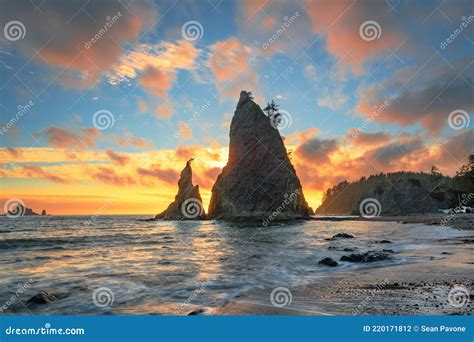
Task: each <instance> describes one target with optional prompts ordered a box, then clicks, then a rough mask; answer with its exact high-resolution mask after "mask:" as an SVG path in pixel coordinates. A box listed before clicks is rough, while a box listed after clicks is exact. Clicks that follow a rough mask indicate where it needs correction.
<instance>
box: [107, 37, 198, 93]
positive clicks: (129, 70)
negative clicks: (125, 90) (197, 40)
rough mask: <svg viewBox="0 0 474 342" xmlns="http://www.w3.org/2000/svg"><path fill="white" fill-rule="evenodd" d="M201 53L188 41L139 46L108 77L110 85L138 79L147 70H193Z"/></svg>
mask: <svg viewBox="0 0 474 342" xmlns="http://www.w3.org/2000/svg"><path fill="white" fill-rule="evenodd" d="M200 53H201V50H199V49H197V48H196V47H195V46H194V45H193V44H192V43H190V42H188V41H186V40H180V41H178V42H177V43H171V42H161V43H159V44H157V45H151V44H138V45H137V46H135V47H134V48H133V50H131V51H129V52H128V53H127V54H126V55H125V56H124V57H123V58H122V59H121V61H120V63H118V64H117V65H115V66H114V67H113V68H112V70H111V71H110V72H109V73H108V74H107V77H108V80H109V82H110V83H112V84H116V83H118V82H120V81H122V80H124V79H126V78H136V77H137V75H138V74H139V73H141V72H143V71H144V70H145V69H147V68H153V69H158V70H163V71H168V72H174V71H176V70H177V69H184V70H192V69H193V68H194V67H195V62H196V59H197V57H198V56H199V54H200Z"/></svg>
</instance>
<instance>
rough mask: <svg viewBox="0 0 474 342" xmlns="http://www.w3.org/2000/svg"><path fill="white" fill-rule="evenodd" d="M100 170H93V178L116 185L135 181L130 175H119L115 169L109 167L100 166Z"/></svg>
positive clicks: (130, 183)
mask: <svg viewBox="0 0 474 342" xmlns="http://www.w3.org/2000/svg"><path fill="white" fill-rule="evenodd" d="M97 169H98V171H93V172H92V178H93V179H95V180H98V181H100V182H102V183H105V184H109V185H116V186H126V185H133V184H135V181H134V179H133V178H132V177H130V176H128V175H119V174H117V173H116V172H115V170H114V169H112V168H109V167H103V166H99V167H98V168H97Z"/></svg>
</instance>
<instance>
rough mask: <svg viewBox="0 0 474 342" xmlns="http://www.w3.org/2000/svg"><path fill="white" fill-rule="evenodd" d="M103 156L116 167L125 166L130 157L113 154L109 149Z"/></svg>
mask: <svg viewBox="0 0 474 342" xmlns="http://www.w3.org/2000/svg"><path fill="white" fill-rule="evenodd" d="M105 154H106V155H107V156H108V157H109V158H110V160H111V161H112V162H113V163H116V164H118V165H122V166H123V165H125V164H127V163H128V162H129V161H130V157H128V156H127V155H125V154H118V153H115V152H114V151H113V150H112V149H110V148H109V149H107V150H106V151H105Z"/></svg>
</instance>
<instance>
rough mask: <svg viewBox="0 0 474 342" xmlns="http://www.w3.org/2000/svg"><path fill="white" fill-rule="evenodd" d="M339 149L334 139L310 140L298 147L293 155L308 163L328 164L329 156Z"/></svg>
mask: <svg viewBox="0 0 474 342" xmlns="http://www.w3.org/2000/svg"><path fill="white" fill-rule="evenodd" d="M338 148H339V143H338V142H337V140H335V139H320V138H312V139H308V140H306V141H305V142H304V143H302V144H301V145H299V146H298V147H297V148H296V150H295V154H296V155H297V156H298V157H300V158H301V159H303V160H305V161H306V162H309V163H317V164H319V165H321V164H325V163H329V162H330V159H329V155H330V154H331V153H333V152H335V151H337V150H338Z"/></svg>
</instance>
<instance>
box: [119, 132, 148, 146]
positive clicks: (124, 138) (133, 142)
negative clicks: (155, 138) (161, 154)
mask: <svg viewBox="0 0 474 342" xmlns="http://www.w3.org/2000/svg"><path fill="white" fill-rule="evenodd" d="M113 140H114V141H115V143H116V144H117V145H119V146H120V147H127V146H134V147H138V148H145V147H153V143H152V142H151V141H149V140H146V139H145V138H142V137H135V136H133V134H132V133H130V132H125V133H124V134H123V135H114V136H113Z"/></svg>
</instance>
